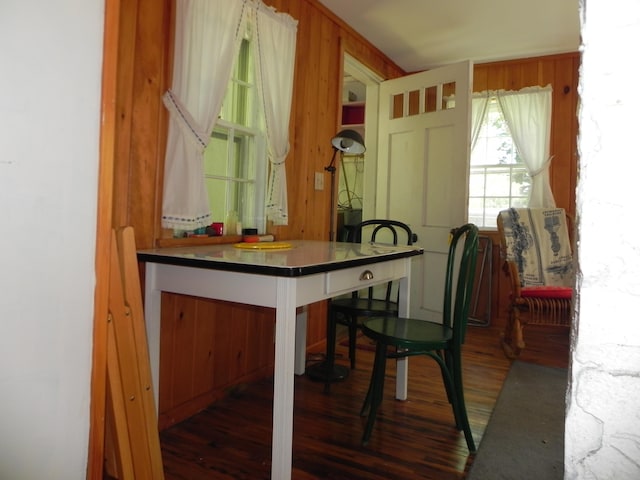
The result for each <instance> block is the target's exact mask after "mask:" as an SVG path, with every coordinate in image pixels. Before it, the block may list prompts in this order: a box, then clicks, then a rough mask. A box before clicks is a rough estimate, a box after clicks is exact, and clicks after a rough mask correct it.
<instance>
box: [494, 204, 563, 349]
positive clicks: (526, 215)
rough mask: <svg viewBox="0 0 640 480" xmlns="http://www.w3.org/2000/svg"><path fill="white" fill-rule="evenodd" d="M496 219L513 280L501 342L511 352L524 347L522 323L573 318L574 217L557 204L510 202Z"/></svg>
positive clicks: (556, 322)
mask: <svg viewBox="0 0 640 480" xmlns="http://www.w3.org/2000/svg"><path fill="white" fill-rule="evenodd" d="M497 222H498V232H499V234H500V253H501V256H502V259H503V261H504V264H503V267H504V270H505V272H506V274H507V275H508V277H509V281H510V286H511V293H510V298H509V314H508V317H507V326H506V328H505V331H504V336H503V347H504V351H505V354H506V355H507V356H508V357H510V358H514V357H517V356H518V355H519V354H520V352H521V351H522V349H523V348H525V342H524V335H523V329H524V327H525V326H526V325H530V324H536V325H556V326H569V325H570V324H571V310H572V309H571V305H572V298H573V285H574V267H573V257H572V243H571V237H570V235H569V232H570V231H571V229H572V227H573V222H572V221H571V218H570V217H569V216H568V215H567V214H566V212H565V211H564V210H563V209H561V208H547V209H543V208H537V209H536V208H510V209H508V210H503V211H501V212H500V213H499V214H498V219H497Z"/></svg>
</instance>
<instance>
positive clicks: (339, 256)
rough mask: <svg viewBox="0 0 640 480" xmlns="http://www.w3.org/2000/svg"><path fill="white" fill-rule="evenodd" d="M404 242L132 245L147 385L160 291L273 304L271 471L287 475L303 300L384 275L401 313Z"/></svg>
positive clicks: (402, 394)
mask: <svg viewBox="0 0 640 480" xmlns="http://www.w3.org/2000/svg"><path fill="white" fill-rule="evenodd" d="M422 253H423V251H422V249H421V248H419V247H412V246H409V247H407V246H392V245H384V244H357V243H342V242H328V241H310V240H294V241H289V242H275V243H273V244H270V245H260V244H256V245H249V244H227V245H199V246H189V247H169V248H156V249H149V250H139V251H138V260H139V261H143V262H146V270H145V323H146V328H147V339H148V344H149V356H150V359H149V360H150V363H151V372H152V378H153V388H154V393H155V397H154V398H155V399H156V408H157V399H158V387H159V386H158V382H159V378H160V372H159V360H160V318H161V293H162V292H172V293H179V294H184V295H191V296H197V297H204V298H211V299H217V300H225V301H231V302H238V303H244V304H249V305H258V306H265V307H271V308H274V309H275V317H276V324H275V359H274V392H273V425H272V431H273V433H272V450H271V460H272V462H271V478H273V479H276V480H285V479H289V478H291V469H292V445H293V443H292V442H293V401H294V374H298V375H302V374H304V372H305V360H306V319H307V317H306V308H301V307H305V306H306V305H308V304H311V303H314V302H317V301H321V300H326V299H330V298H332V297H336V296H339V295H343V294H345V293H349V292H352V291H354V290H360V289H362V288H366V287H369V286H373V285H376V284H381V283H386V282H388V281H389V280H398V281H399V302H400V304H399V313H400V315H408V312H409V292H410V290H411V289H410V279H411V262H412V259H413V258H414V257H417V256H418V255H421V254H422ZM397 365H398V366H397V369H398V372H397V381H396V397H397V398H399V399H406V395H407V386H406V378H407V364H406V362H403V361H399V362H398V364H397Z"/></svg>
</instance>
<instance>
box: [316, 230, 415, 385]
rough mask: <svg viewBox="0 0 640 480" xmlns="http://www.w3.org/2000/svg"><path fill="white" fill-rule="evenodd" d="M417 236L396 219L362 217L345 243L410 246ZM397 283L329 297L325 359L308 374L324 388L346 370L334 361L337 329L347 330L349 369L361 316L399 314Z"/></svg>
mask: <svg viewBox="0 0 640 480" xmlns="http://www.w3.org/2000/svg"><path fill="white" fill-rule="evenodd" d="M416 239H417V237H416V235H415V234H414V233H413V232H412V231H411V228H410V227H409V226H408V225H406V224H404V223H402V222H400V221H397V220H384V219H373V220H365V221H363V222H360V223H358V224H356V225H354V226H353V227H351V228H350V229H349V231H348V233H347V238H346V241H347V242H352V243H362V242H363V241H366V242H371V243H380V244H386V245H412V244H413V243H414V242H415V241H416ZM397 294H398V292H397V282H388V283H387V284H386V285H384V286H382V287H380V286H379V287H370V288H368V289H366V290H363V291H359V292H353V293H352V294H351V295H350V296H345V297H338V298H333V299H331V301H330V303H329V307H328V313H327V350H326V359H325V361H324V362H322V363H320V364H316V365H312V366H311V367H309V368H308V369H307V374H308V375H309V376H310V377H311V378H313V379H315V380H321V381H324V382H325V391H327V392H328V391H329V388H330V383H332V382H335V381H340V380H344V379H345V378H346V377H347V376H348V373H349V372H348V369H347V368H346V367H343V366H342V365H336V364H335V358H334V357H335V343H336V329H337V326H338V324H340V325H345V326H346V327H347V328H348V332H349V360H350V365H351V368H355V364H356V339H357V336H358V330H359V328H360V322H361V320H362V318H366V317H371V316H377V315H398V298H397Z"/></svg>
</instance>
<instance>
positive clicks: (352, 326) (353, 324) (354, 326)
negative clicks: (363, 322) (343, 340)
mask: <svg viewBox="0 0 640 480" xmlns="http://www.w3.org/2000/svg"><path fill="white" fill-rule="evenodd" d="M357 337H358V317H356V316H355V315H354V316H352V317H351V320H350V321H349V360H350V361H351V369H354V368H356V340H357Z"/></svg>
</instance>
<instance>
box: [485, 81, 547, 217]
mask: <svg viewBox="0 0 640 480" xmlns="http://www.w3.org/2000/svg"><path fill="white" fill-rule="evenodd" d="M551 94H552V89H551V86H550V85H548V86H546V87H530V88H525V89H522V90H519V91H517V92H511V91H510V92H505V91H499V92H497V96H498V102H499V104H500V108H501V109H502V113H503V115H504V118H505V120H506V122H507V124H508V125H509V130H510V131H511V136H512V137H513V141H514V142H515V144H516V148H517V149H518V152H520V155H522V160H523V162H524V164H525V165H526V167H527V171H528V172H529V176H530V177H531V191H530V192H529V207H530V208H547V207H549V208H553V207H555V206H556V202H555V200H554V198H553V193H552V192H551V185H550V184H549V165H550V164H551V157H550V156H549V150H550V142H551V105H552V95H551Z"/></svg>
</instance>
